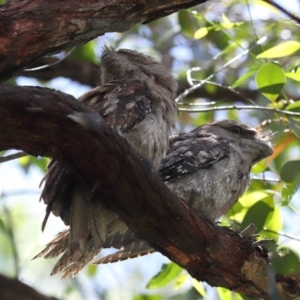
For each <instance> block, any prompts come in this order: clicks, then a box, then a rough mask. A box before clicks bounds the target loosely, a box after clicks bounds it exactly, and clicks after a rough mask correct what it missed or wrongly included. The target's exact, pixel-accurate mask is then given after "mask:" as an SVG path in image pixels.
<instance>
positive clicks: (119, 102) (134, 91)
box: [41, 47, 177, 261]
mask: <svg viewBox="0 0 300 300" xmlns="http://www.w3.org/2000/svg"><path fill="white" fill-rule="evenodd" d="M176 91H177V81H176V80H175V79H174V78H173V76H172V74H171V73H170V71H169V70H168V69H167V68H165V67H164V66H163V65H162V64H161V63H159V62H157V61H156V60H155V59H153V58H152V57H150V56H147V55H144V54H142V53H139V52H136V51H132V50H127V49H120V50H113V49H109V48H107V47H106V48H104V53H103V55H102V57H101V84H100V85H99V86H97V87H95V88H94V89H92V90H90V91H89V92H87V93H86V94H84V95H83V96H82V97H80V98H79V101H81V102H82V103H83V104H84V105H86V106H87V107H88V108H89V110H91V111H92V112H97V113H99V114H100V115H101V116H102V118H103V119H104V121H105V122H106V123H107V124H108V125H109V126H111V128H113V129H114V130H116V131H117V132H118V133H119V134H120V135H121V136H123V137H124V138H126V140H127V141H128V142H129V143H130V144H131V146H132V147H134V148H135V149H136V150H138V151H139V152H140V153H141V154H142V155H143V156H144V157H145V158H147V159H149V160H150V161H151V162H152V164H153V165H154V167H156V168H158V166H159V163H160V161H161V159H162V158H163V157H164V155H165V153H166V151H167V150H168V145H169V135H170V133H171V129H172V128H173V127H174V124H175V116H176V113H177V108H176V102H175V95H176ZM84 159H88V158H84ZM43 181H45V186H44V189H43V191H42V194H41V198H42V199H43V200H44V203H45V204H46V205H47V209H46V216H45V219H44V221H43V225H42V229H44V228H45V225H46V222H47V219H48V217H49V214H50V213H51V212H52V213H53V214H54V215H55V216H60V217H61V219H62V220H63V222H64V223H65V224H66V225H69V226H70V235H69V237H68V239H69V241H68V253H65V256H64V257H63V258H62V260H64V259H66V260H67V261H68V256H69V255H71V256H72V258H73V259H74V255H75V252H76V255H77V257H80V256H81V255H84V253H85V252H86V251H87V249H88V250H89V251H90V250H91V249H90V247H91V245H90V244H89V241H90V239H91V238H92V239H93V247H94V246H96V247H97V248H101V247H102V246H103V243H104V242H105V239H106V236H107V233H108V232H109V233H110V234H112V233H115V232H119V231H120V230H122V228H123V227H124V228H126V226H125V225H124V223H122V222H118V217H117V215H116V214H114V213H113V212H111V211H107V210H106V209H105V207H104V206H103V204H102V203H101V201H98V200H99V199H94V198H93V197H92V189H93V187H92V186H89V185H88V184H86V183H83V181H82V180H81V178H80V174H78V173H76V171H75V170H74V169H72V167H71V166H69V165H67V164H64V163H61V162H58V161H56V160H54V159H53V160H52V161H51V162H50V164H49V166H48V172H47V174H46V175H45V177H44V179H43ZM43 181H42V182H43ZM87 200H88V201H87ZM108 224H111V226H109V225H108ZM112 226H114V227H112ZM74 251H75V252H74ZM66 257H67V258H66Z"/></svg>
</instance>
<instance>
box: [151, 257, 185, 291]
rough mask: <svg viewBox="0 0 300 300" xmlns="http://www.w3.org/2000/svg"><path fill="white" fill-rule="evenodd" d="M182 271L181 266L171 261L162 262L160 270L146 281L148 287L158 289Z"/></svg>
mask: <svg viewBox="0 0 300 300" xmlns="http://www.w3.org/2000/svg"><path fill="white" fill-rule="evenodd" d="M181 272H182V268H181V267H179V266H178V265H176V264H175V263H173V262H171V263H169V264H163V266H162V268H161V271H160V272H159V273H158V274H156V275H155V276H154V277H153V278H152V279H150V281H149V282H148V283H147V288H148V289H151V290H152V289H159V288H162V287H164V286H166V285H167V284H169V283H170V282H171V281H173V280H174V279H175V278H176V277H177V276H179V274H180V273H181Z"/></svg>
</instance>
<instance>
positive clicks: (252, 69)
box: [231, 65, 261, 89]
mask: <svg viewBox="0 0 300 300" xmlns="http://www.w3.org/2000/svg"><path fill="white" fill-rule="evenodd" d="M260 67H261V65H254V66H252V67H250V68H249V69H248V70H247V71H246V72H245V73H244V74H243V75H242V76H240V77H239V78H238V79H237V80H236V81H235V82H234V83H233V85H232V86H231V87H232V88H233V89H234V88H237V87H238V86H240V85H241V84H243V83H244V82H246V80H247V79H249V78H250V77H251V76H253V75H254V74H255V73H256V72H257V71H258V70H259V68H260Z"/></svg>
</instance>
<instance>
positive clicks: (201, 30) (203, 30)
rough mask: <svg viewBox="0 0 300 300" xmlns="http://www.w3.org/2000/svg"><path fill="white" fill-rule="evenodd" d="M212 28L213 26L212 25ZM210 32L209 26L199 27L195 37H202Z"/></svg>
mask: <svg viewBox="0 0 300 300" xmlns="http://www.w3.org/2000/svg"><path fill="white" fill-rule="evenodd" d="M210 28H211V27H210ZM208 32H209V27H202V28H199V29H198V30H197V31H196V32H195V33H194V39H197V40H199V39H202V38H203V37H205V36H206V35H207V34H208Z"/></svg>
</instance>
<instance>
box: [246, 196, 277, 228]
mask: <svg viewBox="0 0 300 300" xmlns="http://www.w3.org/2000/svg"><path fill="white" fill-rule="evenodd" d="M272 211H273V208H272V207H271V206H270V205H268V204H266V203H265V202H263V201H259V202H257V203H255V204H254V205H253V206H252V207H250V208H249V210H248V212H247V214H246V216H245V218H244V220H243V222H242V224H241V230H243V229H245V228H246V227H247V226H248V225H250V224H251V223H252V224H254V225H255V226H256V228H257V231H261V230H262V229H263V228H264V226H265V223H266V220H267V218H268V215H269V214H270V213H271V212H272Z"/></svg>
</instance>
